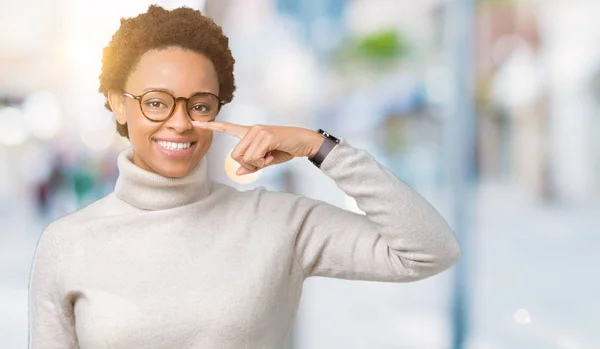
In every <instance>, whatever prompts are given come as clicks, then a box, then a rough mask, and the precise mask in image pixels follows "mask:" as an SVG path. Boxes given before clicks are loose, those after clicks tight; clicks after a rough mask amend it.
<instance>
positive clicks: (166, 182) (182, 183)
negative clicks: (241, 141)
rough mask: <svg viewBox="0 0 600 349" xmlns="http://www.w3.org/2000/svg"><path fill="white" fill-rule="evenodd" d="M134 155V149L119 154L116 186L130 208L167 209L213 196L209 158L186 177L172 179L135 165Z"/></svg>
mask: <svg viewBox="0 0 600 349" xmlns="http://www.w3.org/2000/svg"><path fill="white" fill-rule="evenodd" d="M133 155H134V154H133V149H132V148H131V147H128V148H125V149H123V150H122V151H121V152H120V153H119V156H118V158H117V167H118V169H119V177H118V178H117V182H116V184H115V194H116V196H117V197H118V198H120V199H121V200H123V201H125V202H127V203H128V204H130V205H133V206H136V207H138V208H140V209H144V210H165V209H170V208H175V207H179V206H183V205H188V204H191V203H193V202H196V201H200V200H202V199H203V198H205V197H206V196H208V194H209V193H210V188H211V180H210V178H208V168H207V160H206V157H203V158H202V159H201V160H200V161H199V162H198V164H197V165H196V166H195V167H194V168H193V169H192V170H190V172H189V173H188V174H186V175H185V176H183V177H179V178H169V177H165V176H162V175H160V174H158V173H154V172H150V171H148V170H145V169H143V168H141V167H139V166H137V165H135V164H134V162H133Z"/></svg>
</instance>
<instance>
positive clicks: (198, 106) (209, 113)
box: [123, 90, 225, 122]
mask: <svg viewBox="0 0 600 349" xmlns="http://www.w3.org/2000/svg"><path fill="white" fill-rule="evenodd" d="M123 94H124V95H125V96H127V97H129V98H132V99H135V100H137V101H138V103H139V104H140V109H141V111H142V114H144V116H145V117H146V118H147V119H148V120H150V121H155V122H160V121H165V120H167V119H169V118H170V117H171V116H172V115H173V111H174V110H175V105H176V104H177V101H179V100H180V99H182V100H184V101H185V105H186V108H185V109H186V110H187V113H188V116H189V117H190V118H191V119H192V120H194V121H212V120H214V119H215V118H216V116H217V114H218V113H219V110H221V106H222V105H223V104H225V101H224V100H222V99H221V98H219V97H218V96H217V95H215V94H213V93H211V92H199V93H196V94H195V95H193V96H191V97H190V98H185V97H177V98H175V97H174V96H173V95H172V94H170V93H169V92H166V91H163V90H150V91H147V92H145V93H143V94H141V95H139V96H134V95H132V94H131V93H127V92H125V93H123Z"/></svg>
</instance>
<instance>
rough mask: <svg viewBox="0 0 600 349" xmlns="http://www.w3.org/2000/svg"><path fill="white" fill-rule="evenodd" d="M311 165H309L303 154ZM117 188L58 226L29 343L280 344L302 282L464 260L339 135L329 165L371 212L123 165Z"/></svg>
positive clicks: (435, 267)
mask: <svg viewBox="0 0 600 349" xmlns="http://www.w3.org/2000/svg"><path fill="white" fill-rule="evenodd" d="M306 163H307V166H312V164H310V163H309V162H308V161H307V162H306ZM117 165H118V169H119V177H118V180H117V182H116V185H115V190H114V192H111V193H110V194H108V195H107V196H105V197H103V198H101V199H100V200H98V201H96V202H94V203H92V204H90V205H88V206H87V207H84V208H82V209H80V210H78V211H76V212H74V213H71V214H69V215H66V216H64V217H61V218H59V219H57V220H55V221H53V222H52V223H50V224H49V225H48V226H47V227H46V229H45V230H44V232H43V233H42V235H41V237H40V240H39V242H38V246H37V248H36V252H35V257H34V261H33V267H32V269H31V274H30V283H29V347H30V348H33V349H59V348H60V349H73V348H81V349H100V348H102V349H105V348H113V349H117V348H122V349H132V348H156V349H159V348H160V349H163V348H164V349H167V348H169V349H172V348H179V349H192V348H232V349H233V348H236V349H240V348H252V349H255V348H269V349H271V348H273V349H275V348H282V347H283V346H284V345H285V343H286V339H287V336H288V334H289V332H290V329H291V326H292V323H293V320H294V316H295V314H296V310H297V307H298V302H299V300H300V295H301V292H302V284H303V281H304V279H306V278H308V277H310V276H325V277H334V278H343V279H354V280H372V281H386V282H410V281H415V280H420V279H424V278H427V277H430V276H432V275H435V274H437V273H440V272H442V271H444V270H446V269H448V268H449V267H450V266H452V265H453V264H454V263H455V262H456V261H457V260H458V258H459V256H460V253H461V252H460V251H461V250H460V246H459V243H458V241H457V239H456V238H455V235H454V233H453V232H452V230H451V229H450V227H449V226H448V224H447V223H446V221H445V220H444V219H443V218H442V217H441V216H440V214H439V213H438V212H437V211H436V210H435V209H434V208H433V207H432V206H431V205H430V204H429V203H428V202H427V201H426V200H425V199H424V198H423V197H421V196H420V195H419V194H417V193H416V192H415V191H413V190H412V189H411V188H409V187H408V186H407V185H406V184H405V183H403V182H402V181H400V180H399V179H398V178H396V177H395V176H394V175H393V174H392V173H391V172H390V171H389V170H388V169H387V168H385V167H383V166H382V165H381V164H379V163H378V162H377V161H375V160H374V159H373V157H372V156H371V155H370V154H369V153H368V152H366V151H364V150H361V149H357V148H354V147H352V146H351V145H350V144H348V142H347V141H346V140H344V139H342V141H341V143H340V144H338V145H337V146H336V147H335V148H334V149H333V150H332V151H331V152H330V153H329V155H328V156H327V157H326V158H325V160H324V161H323V163H322V166H321V171H322V172H323V173H324V174H325V175H327V176H329V177H330V178H331V179H333V180H334V181H335V183H336V184H337V185H338V186H339V188H340V189H341V190H343V191H344V192H345V193H346V194H348V195H349V196H350V197H352V198H354V199H355V200H356V203H357V204H358V207H359V208H360V209H361V210H362V211H363V212H365V213H366V215H361V214H357V213H354V212H350V211H347V210H343V209H341V208H338V207H336V206H333V205H330V204H328V203H325V202H323V201H319V200H314V199H311V198H308V197H306V196H302V195H295V194H289V193H284V192H276V191H269V190H267V189H266V188H264V187H257V188H254V189H251V190H248V191H239V190H237V189H235V188H233V187H231V186H228V185H225V184H222V183H218V182H216V181H212V180H211V179H210V178H209V177H208V175H207V164H206V158H203V159H202V160H201V161H200V163H199V164H198V166H196V167H195V168H194V169H193V170H192V172H190V173H189V174H188V175H186V176H185V177H183V178H175V179H173V178H166V177H162V176H160V175H158V174H155V173H150V172H147V171H145V170H142V169H141V168H139V167H137V166H136V165H134V164H133V163H132V150H131V148H126V149H125V150H123V151H122V152H121V153H120V154H119V156H118V159H117Z"/></svg>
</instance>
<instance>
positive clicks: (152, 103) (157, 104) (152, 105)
mask: <svg viewBox="0 0 600 349" xmlns="http://www.w3.org/2000/svg"><path fill="white" fill-rule="evenodd" d="M145 104H146V106H148V107H150V108H154V109H158V108H165V107H166V106H167V105H166V104H165V103H163V102H161V101H147V102H146V103H145Z"/></svg>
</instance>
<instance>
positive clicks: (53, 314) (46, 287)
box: [28, 223, 79, 349]
mask: <svg viewBox="0 0 600 349" xmlns="http://www.w3.org/2000/svg"><path fill="white" fill-rule="evenodd" d="M52 226H53V225H52V223H51V224H50V225H49V226H48V227H47V228H46V229H45V230H44V232H43V233H42V235H41V237H40V239H39V241H38V245H37V247H36V250H35V254H34V257H33V264H32V268H31V272H30V276H29V295H28V302H29V349H41V348H44V349H54V348H56V349H58V348H61V349H77V348H79V345H78V344H77V338H76V334H75V319H74V316H73V310H72V307H71V306H70V304H68V301H67V300H66V299H65V297H63V295H62V294H61V290H60V287H59V279H58V277H59V275H60V274H59V273H60V264H61V254H60V250H59V247H58V245H57V244H56V242H55V240H54V236H53V235H52V232H51V230H52V229H51V227H52Z"/></svg>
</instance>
